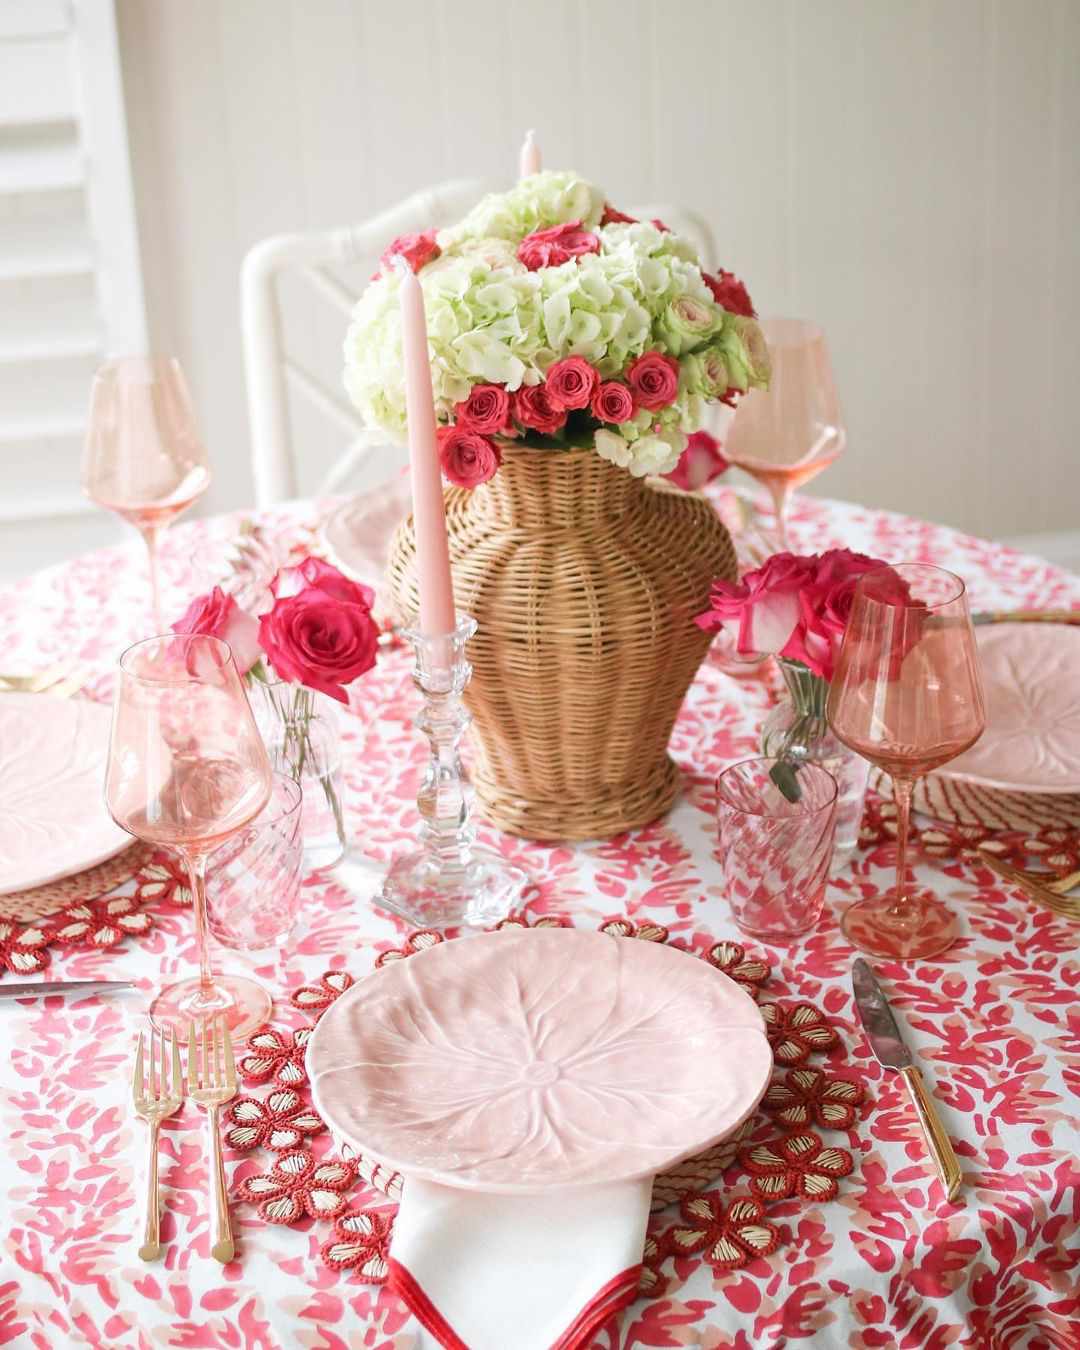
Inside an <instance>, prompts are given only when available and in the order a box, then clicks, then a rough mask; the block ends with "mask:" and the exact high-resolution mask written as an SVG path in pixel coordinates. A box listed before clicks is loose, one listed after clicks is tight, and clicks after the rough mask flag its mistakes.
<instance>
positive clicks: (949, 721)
mask: <svg viewBox="0 0 1080 1350" xmlns="http://www.w3.org/2000/svg"><path fill="white" fill-rule="evenodd" d="M828 719H829V725H830V726H831V727H832V729H833V731H834V732H835V733H836V735H837V736H838V737H839V739H840V740H841V741H843V742H844V744H845V745H847V746H850V747H851V749H852V750H854V751H855V752H856V753H857V754H859V755H862V757H863V758H864V759H868V760H869V761H870V763H871V764H876V765H877V766H878V768H880V769H883V770H884V771H885V772H886V773H888V774H890V775H891V776H892V781H893V795H894V797H895V798H896V805H897V817H898V819H897V826H898V831H897V840H896V887H895V890H894V891H893V892H892V893H891V894H888V895H883V896H871V897H869V898H867V899H865V900H859V901H857V902H856V903H855V904H853V905H850V906H849V907H848V909H847V910H846V911H845V913H844V917H843V920H842V921H841V923H842V927H843V929H844V932H845V933H846V934H847V937H848V940H849V941H850V942H851V943H853V944H854V946H856V947H858V948H859V950H860V951H864V952H868V953H869V954H870V955H871V956H890V957H895V958H898V959H900V960H906V959H911V958H923V957H930V956H936V955H937V954H938V953H939V952H943V951H945V949H946V948H947V947H949V946H951V945H952V943H953V942H954V941H955V940H956V932H957V928H956V916H955V914H953V912H952V910H950V909H948V908H947V907H946V906H945V905H943V904H942V903H941V902H940V901H939V900H937V899H935V898H934V897H933V896H928V895H913V894H911V893H910V892H909V891H908V890H907V889H906V880H907V878H906V873H905V868H906V863H907V844H908V826H909V821H910V817H911V794H912V791H913V789H914V787H915V780H916V779H917V778H921V777H922V776H923V775H924V774H927V773H930V772H931V771H932V770H934V769H939V768H940V767H941V766H942V765H943V764H947V763H948V762H949V760H951V759H955V758H956V756H957V755H960V754H963V752H964V751H965V750H967V749H968V747H969V746H972V745H974V744H975V742H976V741H977V740H978V739H979V737H980V736H981V735H982V733H983V728H984V727H985V726H986V708H985V705H984V703H983V691H982V680H981V678H980V675H979V656H978V649H977V647H976V644H975V632H974V630H973V628H972V626H971V615H970V613H969V612H968V602H967V594H966V592H965V590H964V583H963V582H962V581H961V580H960V578H959V577H957V576H953V574H952V573H951V572H946V571H945V570H944V569H943V568H940V567H931V566H929V565H926V564H923V563H902V564H900V565H898V566H896V567H886V568H880V569H878V570H876V571H873V572H867V573H866V574H865V575H864V576H863V577H861V578H860V580H859V583H858V586H857V587H856V589H855V597H854V600H853V602H852V609H851V616H850V618H849V620H848V626H847V629H846V630H845V632H844V642H843V645H842V647H841V649H840V656H839V658H838V660H837V666H836V672H835V674H834V675H833V678H832V683H831V686H830V689H829V702H828Z"/></svg>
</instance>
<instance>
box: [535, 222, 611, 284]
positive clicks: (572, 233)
mask: <svg viewBox="0 0 1080 1350" xmlns="http://www.w3.org/2000/svg"><path fill="white" fill-rule="evenodd" d="M599 252H600V240H599V239H597V237H596V235H595V234H592V233H591V232H590V231H589V230H583V229H582V228H581V221H580V220H568V221H567V222H566V223H565V224H564V225H552V226H551V227H550V228H549V229H546V230H535V231H534V232H533V233H532V234H527V235H526V236H525V238H524V239H523V240H522V241H521V243H520V244H519V245H518V251H517V255H518V258H519V259H520V260H521V261H522V262H523V263H524V264H525V266H526V267H527V268H528V269H529V271H530V272H535V271H537V270H538V269H539V268H541V267H559V266H560V265H561V264H562V263H564V262H569V261H570V259H571V258H578V257H580V256H581V255H582V254H583V253H599Z"/></svg>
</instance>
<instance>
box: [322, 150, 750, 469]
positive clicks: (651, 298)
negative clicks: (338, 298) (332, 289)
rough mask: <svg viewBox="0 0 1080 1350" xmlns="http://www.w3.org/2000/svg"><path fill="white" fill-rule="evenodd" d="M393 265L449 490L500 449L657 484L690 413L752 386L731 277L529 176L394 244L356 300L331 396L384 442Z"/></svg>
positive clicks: (394, 329)
mask: <svg viewBox="0 0 1080 1350" xmlns="http://www.w3.org/2000/svg"><path fill="white" fill-rule="evenodd" d="M396 259H403V260H404V261H405V262H406V263H407V264H408V266H410V267H411V268H412V270H413V271H414V272H415V273H416V274H417V275H418V276H419V278H420V283H421V286H422V288H423V292H424V303H425V309H426V313H427V324H428V338H429V344H430V353H431V372H432V386H433V392H434V396H435V406H436V413H437V416H438V420H439V424H440V429H439V433H438V435H439V445H440V456H441V459H442V465H443V471H444V473H445V475H446V477H447V478H448V479H449V480H450V481H451V482H452V483H456V484H458V485H460V486H464V487H473V486H475V485H476V484H478V483H483V482H485V481H487V479H489V478H490V477H491V476H492V475H493V474H494V473H495V472H496V471H497V470H498V468H499V465H500V463H501V458H502V450H503V447H505V445H506V444H507V443H512V442H516V443H518V444H525V445H530V446H538V447H543V448H549V449H560V448H568V447H572V446H573V447H582V448H594V449H595V451H596V453H597V454H599V455H601V456H603V458H605V459H607V460H609V461H610V462H612V463H613V464H616V465H618V466H619V467H621V468H624V469H626V470H628V471H629V472H630V473H631V474H633V475H635V476H636V477H644V476H645V475H647V474H666V473H671V472H672V471H673V470H675V469H676V467H677V465H678V464H679V461H680V457H681V456H682V454H683V452H684V450H685V449H686V448H687V443H688V437H689V436H690V435H692V434H693V433H695V432H698V431H699V430H700V428H701V425H702V421H703V419H704V416H705V408H706V404H707V403H709V402H725V403H728V404H733V403H734V401H735V400H736V399H737V398H738V397H739V395H740V394H743V393H745V392H746V391H747V390H748V389H752V388H763V387H765V386H766V385H767V383H768V378H769V357H768V351H767V349H766V345H765V341H764V338H763V336H762V333H761V329H760V327H759V326H758V324H757V322H756V319H755V313H754V308H753V305H752V303H751V301H750V297H749V295H748V294H747V291H746V288H745V287H744V286H743V284H742V283H741V282H740V281H739V280H738V279H737V278H736V277H735V276H733V275H732V274H731V273H730V272H724V271H721V272H720V273H718V274H717V275H711V274H710V273H708V272H705V271H703V270H702V267H701V264H700V261H699V259H698V257H697V254H696V251H695V249H694V247H693V245H692V244H691V243H690V242H689V241H687V240H686V239H683V238H681V237H680V236H679V235H677V234H675V233H674V232H672V231H671V230H669V229H668V228H667V227H666V226H665V225H664V224H663V222H662V221H659V220H654V221H638V220H634V219H633V218H632V217H631V216H627V215H624V214H623V213H622V212H620V211H616V210H615V209H613V208H612V207H611V206H610V205H608V204H607V202H606V201H605V199H604V194H603V193H602V192H601V190H600V189H599V188H597V187H596V186H594V185H593V184H591V183H588V182H586V181H585V180H584V179H581V178H579V177H577V176H576V175H575V174H572V173H550V172H548V173H539V174H535V175H532V176H531V177H528V178H525V179H522V180H521V181H520V182H519V183H517V184H516V185H515V186H514V187H513V188H511V189H510V191H508V192H504V193H497V194H493V195H491V196H488V197H485V198H484V199H483V200H482V201H481V202H479V203H478V204H477V206H475V207H474V208H473V210H472V211H471V212H470V213H469V214H468V215H467V216H466V217H465V219H464V220H463V221H461V222H460V223H459V224H457V225H455V226H453V227H451V228H449V229H446V230H441V231H437V232H436V231H433V230H428V231H425V232H424V233H422V234H412V235H404V236H402V237H401V238H399V239H396V240H394V241H393V243H392V244H390V246H389V247H388V248H387V250H386V252H385V253H384V254H383V256H382V259H381V260H380V266H379V270H378V272H377V273H376V274H375V276H374V278H373V279H372V281H371V282H370V284H369V285H368V287H367V288H366V290H365V291H364V294H363V295H362V296H361V298H360V300H359V301H358V303H357V305H356V309H355V311H354V314H353V321H352V324H351V326H350V328H349V330H348V333H347V335H346V339H345V387H346V389H347V391H348V393H349V396H350V397H351V399H352V401H353V402H354V403H355V404H356V406H357V407H358V408H359V409H360V411H361V413H362V414H363V416H364V418H365V420H366V421H367V422H368V423H369V425H373V426H378V427H380V428H382V429H383V430H384V431H385V432H387V434H388V435H390V436H391V437H392V438H393V439H395V440H397V441H403V440H404V439H405V432H406V418H405V388H404V377H403V371H402V345H401V324H400V316H399V309H398V287H399V284H400V283H399V277H398V273H397V270H396V267H395V265H394V263H395V260H396Z"/></svg>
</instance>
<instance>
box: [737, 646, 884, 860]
mask: <svg viewBox="0 0 1080 1350" xmlns="http://www.w3.org/2000/svg"><path fill="white" fill-rule="evenodd" d="M776 664H777V665H778V666H779V667H780V673H781V675H782V676H783V677H784V684H785V686H786V687H787V693H788V697H787V698H786V699H782V700H781V701H780V703H778V704H777V706H776V707H775V708H774V709H773V710H772V712H771V713H770V714H769V716H768V717H767V718H766V719H765V725H764V726H763V727H762V729H761V753H762V754H763V755H767V756H769V757H770V758H771V759H778V760H782V761H784V762H786V763H787V764H789V765H790V766H791V769H792V774H791V776H790V778H789V779H788V780H787V781H788V782H789V784H790V785H791V786H792V789H793V790H794V791H798V770H799V765H800V764H805V763H811V764H818V765H820V766H821V768H823V769H827V770H828V771H829V773H831V774H832V776H833V777H834V778H835V779H836V786H837V802H836V844H835V846H834V849H833V864H832V865H833V870H834V871H835V870H836V869H837V868H838V867H842V866H843V865H844V864H845V863H846V862H847V861H848V859H849V858H850V857H851V855H852V854H853V853H854V852H855V848H856V846H857V845H858V842H859V826H860V825H861V823H862V814H863V803H864V801H865V799H866V785H867V780H868V778H869V775H870V765H869V763H868V762H867V761H866V760H865V759H863V758H862V757H861V756H860V755H857V754H855V752H854V751H853V750H849V749H848V747H847V746H846V745H844V744H843V743H842V742H841V741H839V740H837V738H836V736H834V735H833V731H832V728H831V727H830V726H829V723H828V719H827V718H826V716H825V704H826V700H827V699H828V697H829V684H828V681H827V680H823V679H822V678H821V676H820V675H815V674H814V673H813V672H812V671H810V670H808V669H807V668H806V666H804V665H803V664H802V662H801V661H789V660H787V658H785V657H783V656H778V657H777V658H776ZM778 786H780V787H781V790H782V791H785V794H786V789H785V788H784V785H783V784H778Z"/></svg>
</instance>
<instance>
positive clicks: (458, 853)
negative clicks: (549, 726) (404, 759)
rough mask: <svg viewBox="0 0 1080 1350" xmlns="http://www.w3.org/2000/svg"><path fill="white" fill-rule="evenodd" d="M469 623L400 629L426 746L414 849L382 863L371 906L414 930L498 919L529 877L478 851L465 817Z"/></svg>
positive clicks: (479, 924) (477, 924)
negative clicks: (444, 628) (409, 652)
mask: <svg viewBox="0 0 1080 1350" xmlns="http://www.w3.org/2000/svg"><path fill="white" fill-rule="evenodd" d="M475 632H476V621H475V620H474V619H471V618H469V617H468V616H467V615H459V617H458V625H457V628H455V630H454V631H453V633H451V634H448V635H447V636H445V637H432V638H429V637H425V636H424V635H423V634H422V633H419V632H416V631H415V630H411V629H406V630H405V634H404V636H405V637H407V638H408V640H409V641H410V642H411V643H412V644H413V649H414V651H415V653H416V665H415V667H414V668H413V680H414V682H415V684H416V686H417V688H418V689H419V690H420V692H421V693H422V694H423V697H424V705H423V707H422V708H421V710H420V713H419V715H418V716H417V718H416V725H417V727H418V728H419V729H420V730H421V731H422V732H423V733H424V735H425V736H426V737H427V740H428V745H429V746H430V750H431V757H430V759H429V760H428V765H427V770H426V772H425V774H424V780H423V782H422V783H421V785H420V791H419V793H418V794H417V798H416V805H417V809H418V810H419V812H420V839H419V847H418V848H416V849H412V850H410V851H409V852H407V853H403V854H399V855H398V856H397V857H395V858H394V859H393V861H392V862H391V863H390V866H389V867H388V868H387V872H386V876H385V878H384V880H383V886H382V890H381V892H380V893H379V894H378V895H377V896H376V898H375V903H376V904H377V905H379V906H380V907H381V908H382V909H389V910H392V911H393V912H394V913H395V914H400V915H401V917H402V918H404V919H407V920H408V921H409V922H410V923H412V924H415V925H416V926H417V927H420V928H449V927H452V926H456V925H461V924H465V925H468V926H470V927H478V928H483V927H487V926H489V925H491V924H493V923H497V922H498V921H499V920H500V919H505V918H506V916H507V915H508V914H509V913H510V912H511V911H512V910H513V908H514V906H515V904H517V903H518V902H519V901H520V899H521V893H522V890H523V889H524V887H525V886H526V884H527V883H528V877H527V876H526V874H525V873H524V872H522V871H521V869H520V868H518V867H515V866H513V864H511V863H508V862H507V861H506V859H505V858H503V857H502V856H501V855H500V854H498V853H495V852H493V851H492V850H490V849H485V848H480V847H478V846H477V845H476V843H475V842H474V838H475V832H474V830H473V827H472V825H471V824H470V821H469V784H468V779H467V777H466V775H465V771H464V770H463V768H462V766H461V757H460V749H459V747H460V744H461V738H462V735H463V734H464V732H465V729H466V727H467V726H468V725H469V722H470V721H471V718H470V717H469V714H468V712H467V711H466V709H465V704H464V703H463V701H462V697H461V696H462V693H463V691H464V689H465V686H466V685H467V684H468V682H469V676H470V675H471V674H472V667H471V666H470V665H469V663H468V661H467V660H466V658H465V644H466V643H467V642H468V641H469V639H470V638H471V637H472V635H473V634H474V633H475Z"/></svg>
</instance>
